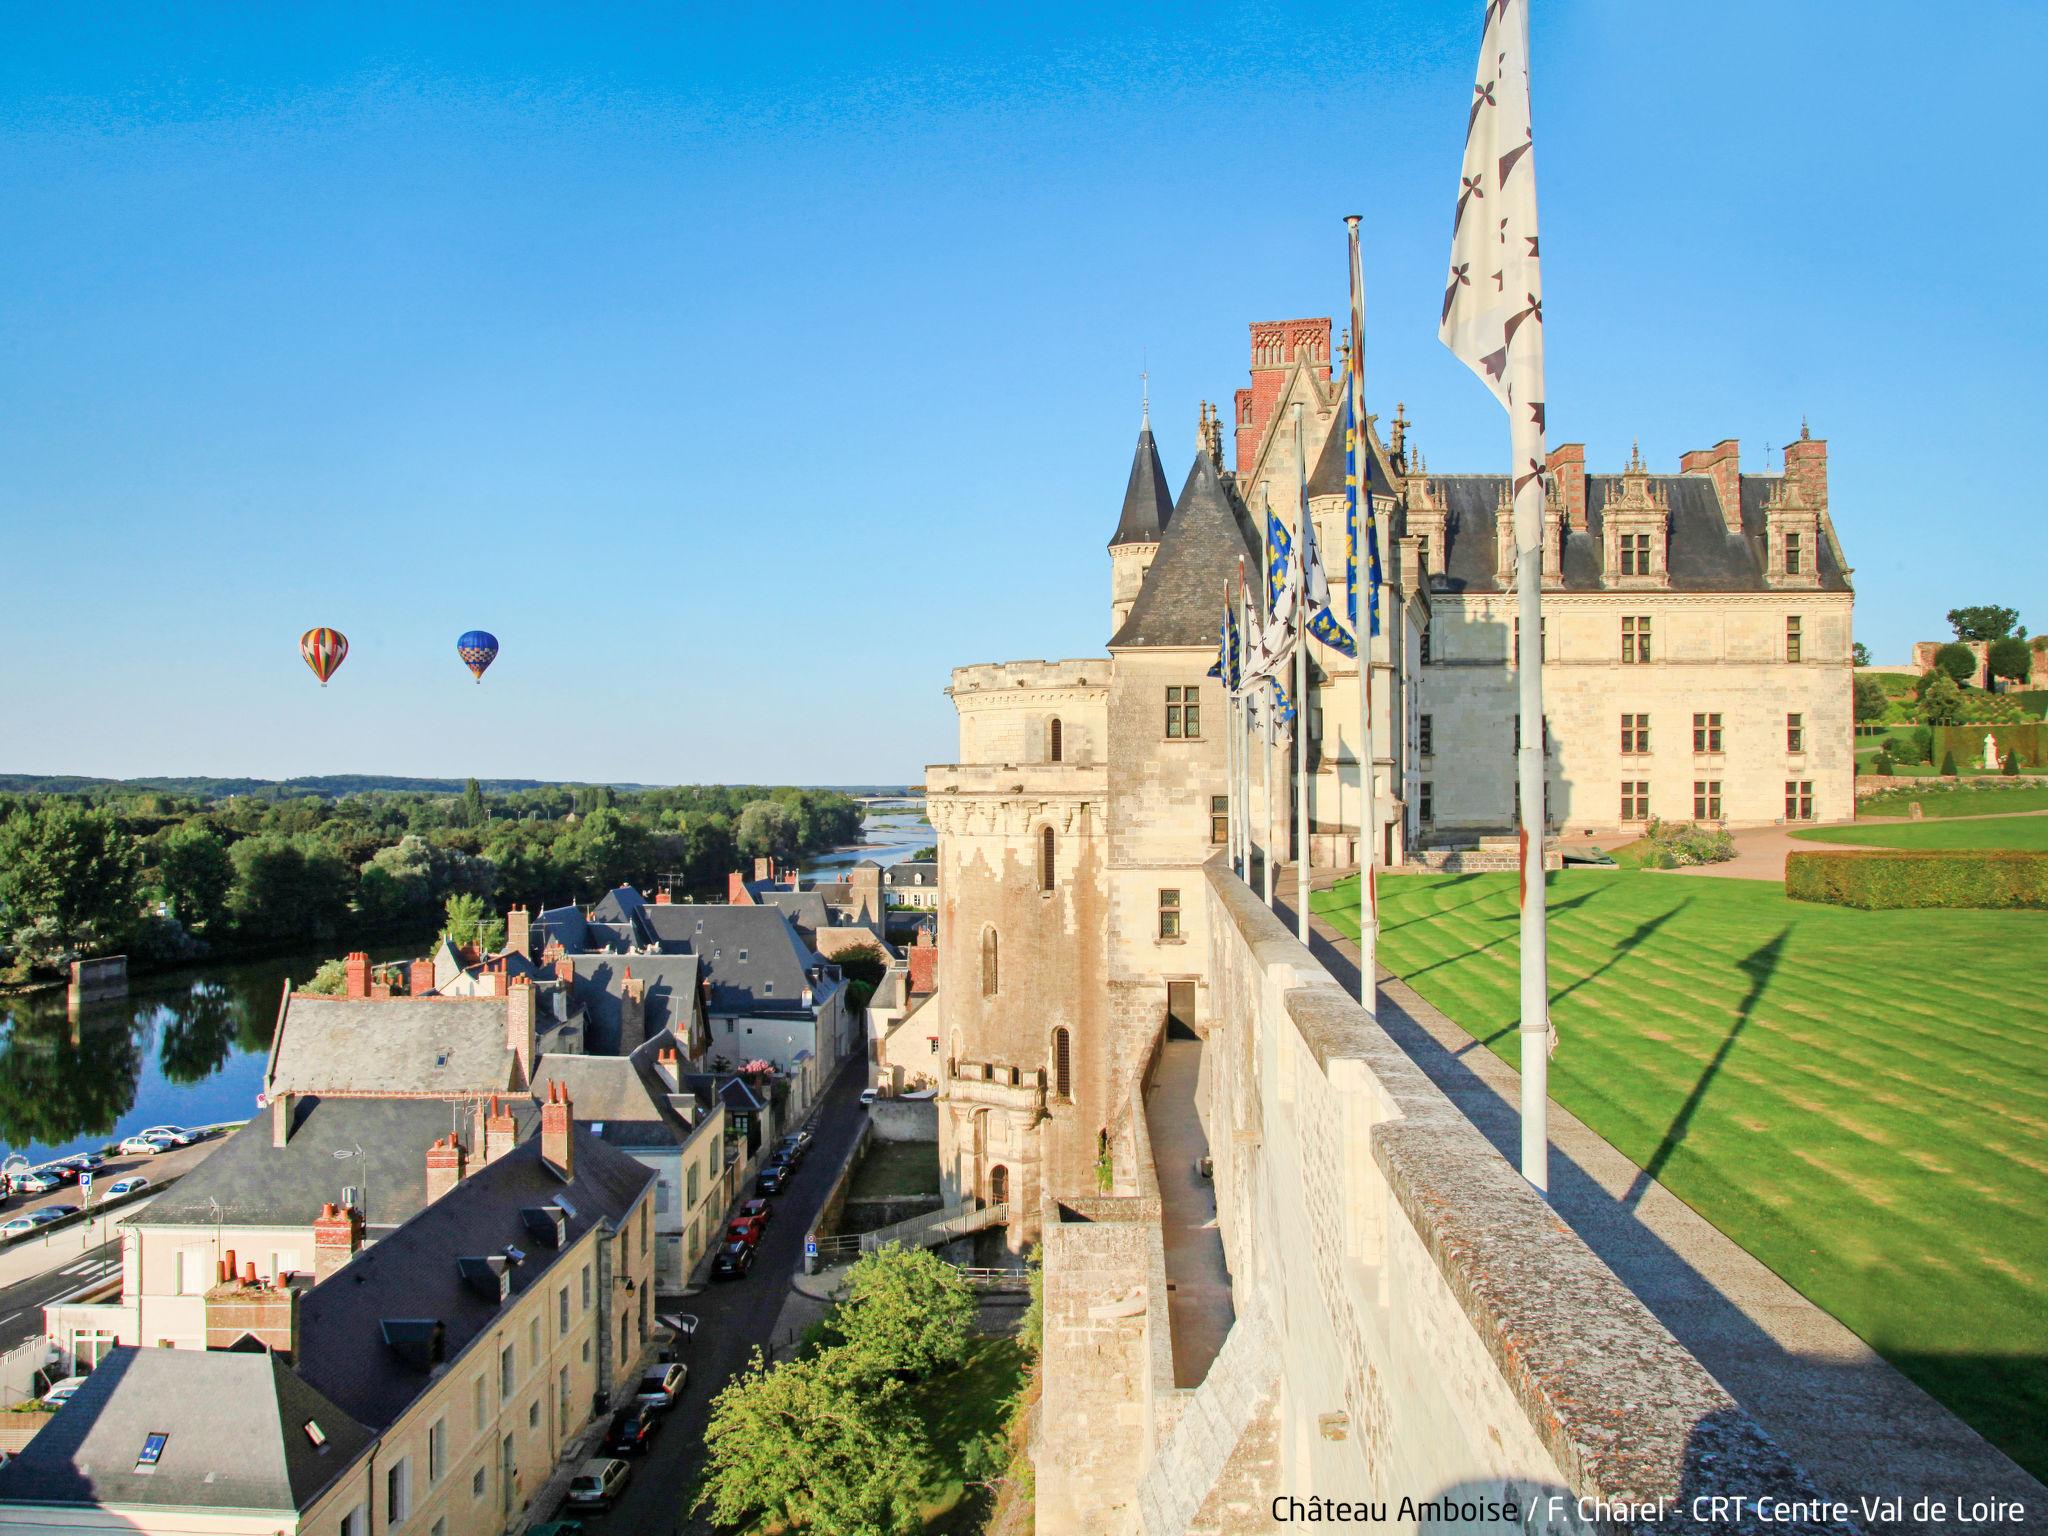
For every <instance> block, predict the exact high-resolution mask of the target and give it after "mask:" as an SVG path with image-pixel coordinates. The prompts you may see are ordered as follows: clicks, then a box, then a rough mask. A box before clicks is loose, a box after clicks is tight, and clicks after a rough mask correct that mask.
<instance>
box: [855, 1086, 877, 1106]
mask: <svg viewBox="0 0 2048 1536" xmlns="http://www.w3.org/2000/svg"><path fill="white" fill-rule="evenodd" d="M881 1096H882V1090H881V1089H879V1088H863V1089H861V1091H860V1101H861V1103H863V1104H872V1103H874V1102H875V1100H877V1099H879V1098H880V1097H881Z"/></svg>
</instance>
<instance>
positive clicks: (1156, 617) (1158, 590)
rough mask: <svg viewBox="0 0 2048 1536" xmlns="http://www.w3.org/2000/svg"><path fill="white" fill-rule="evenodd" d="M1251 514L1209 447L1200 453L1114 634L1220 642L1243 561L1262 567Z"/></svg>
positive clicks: (1116, 641)
mask: <svg viewBox="0 0 2048 1536" xmlns="http://www.w3.org/2000/svg"><path fill="white" fill-rule="evenodd" d="M1255 528H1256V525H1254V524H1253V522H1252V520H1251V517H1250V514H1248V513H1246V512H1245V511H1244V509H1243V508H1242V507H1241V506H1240V505H1239V503H1238V500H1237V497H1236V495H1235V494H1234V493H1233V492H1232V491H1230V490H1229V489H1227V488H1226V487H1225V486H1224V484H1223V481H1222V478H1221V477H1220V476H1219V474H1218V473H1217V469H1216V462H1215V460H1214V459H1213V458H1211V457H1210V455H1209V454H1208V453H1206V452H1197V453H1196V454H1195V463H1194V467H1193V468H1192V469H1190V470H1189V471H1188V479H1187V484H1186V485H1184V486H1182V487H1181V492H1180V500H1179V501H1178V502H1176V503H1175V504H1174V508H1173V519H1172V521H1171V522H1169V523H1168V524H1167V526H1166V532H1165V533H1164V534H1163V535H1162V536H1161V538H1160V540H1159V553H1158V554H1156V555H1154V556H1153V557H1152V565H1151V568H1150V569H1149V570H1147V571H1146V572H1145V580H1144V584H1143V585H1142V586H1140V587H1139V588H1138V596H1137V600H1136V601H1135V602H1133V603H1132V604H1131V612H1130V617H1128V618H1127V619H1125V620H1124V624H1123V628H1121V629H1119V630H1118V631H1117V632H1116V634H1115V635H1114V636H1113V637H1111V639H1110V642H1109V645H1110V649H1111V650H1116V649H1118V648H1119V647H1124V646H1209V647H1211V648H1213V647H1214V646H1215V645H1216V641H1217V634H1216V631H1217V625H1218V623H1219V621H1220V620H1221V619H1222V616H1223V602H1224V596H1225V594H1226V592H1230V591H1234V590H1235V583H1236V581H1237V562H1238V559H1239V557H1240V556H1242V557H1244V559H1245V560H1246V562H1247V563H1248V565H1249V567H1250V568H1251V569H1252V570H1254V571H1256V570H1257V568H1258V563H1259V541H1258V535H1257V532H1256V531H1255Z"/></svg>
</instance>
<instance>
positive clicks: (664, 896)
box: [654, 885, 675, 907]
mask: <svg viewBox="0 0 2048 1536" xmlns="http://www.w3.org/2000/svg"><path fill="white" fill-rule="evenodd" d="M674 901H675V898H674V897H672V896H670V895H669V893H668V887H667V886H665V885H664V886H663V887H662V888H661V889H660V890H658V891H656V892H655V893H654V904H655V905H656V906H657V907H666V906H670V905H673V903H674Z"/></svg>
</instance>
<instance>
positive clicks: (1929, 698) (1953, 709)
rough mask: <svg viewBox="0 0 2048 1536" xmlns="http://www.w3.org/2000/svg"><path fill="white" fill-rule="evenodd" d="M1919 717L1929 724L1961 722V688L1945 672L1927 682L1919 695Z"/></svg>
mask: <svg viewBox="0 0 2048 1536" xmlns="http://www.w3.org/2000/svg"><path fill="white" fill-rule="evenodd" d="M1920 718H1921V719H1922V720H1924V721H1926V722H1927V723H1928V724H1929V725H1961V724H1962V723H1963V690H1962V689H1960V688H1958V687H1957V686H1956V685H1955V680H1954V679H1953V678H1951V677H1949V676H1948V675H1947V674H1946V673H1943V674H1942V675H1941V676H1940V677H1937V678H1935V680H1934V681H1933V682H1931V683H1929V684H1928V685H1927V688H1926V690H1925V691H1924V692H1923V693H1922V694H1921V695H1920Z"/></svg>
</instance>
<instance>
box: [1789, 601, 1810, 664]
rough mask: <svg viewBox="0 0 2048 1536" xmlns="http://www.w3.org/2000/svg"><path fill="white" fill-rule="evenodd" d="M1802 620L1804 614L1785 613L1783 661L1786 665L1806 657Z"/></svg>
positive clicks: (1798, 661) (1804, 629)
mask: <svg viewBox="0 0 2048 1536" xmlns="http://www.w3.org/2000/svg"><path fill="white" fill-rule="evenodd" d="M1804 620H1805V615H1804V614H1798V613H1788V614H1786V615H1785V662H1786V664H1787V665H1788V666H1794V665H1797V664H1798V663H1800V662H1802V661H1804V660H1805V659H1806V625H1805V622H1804Z"/></svg>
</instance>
